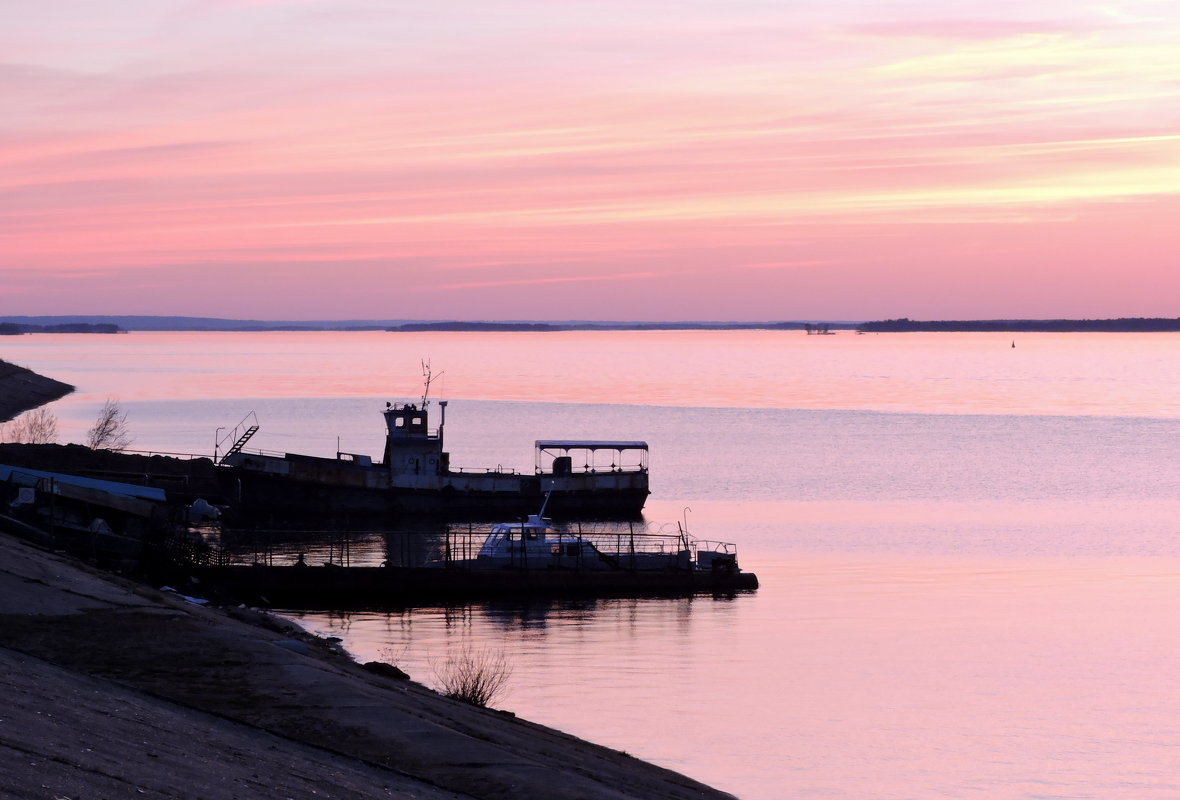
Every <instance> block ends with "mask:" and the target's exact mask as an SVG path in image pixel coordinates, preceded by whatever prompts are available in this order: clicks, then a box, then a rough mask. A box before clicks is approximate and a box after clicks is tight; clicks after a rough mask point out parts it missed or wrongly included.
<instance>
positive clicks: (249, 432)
mask: <svg viewBox="0 0 1180 800" xmlns="http://www.w3.org/2000/svg"><path fill="white" fill-rule="evenodd" d="M256 433H258V426H257V425H251V426H250V427H249V428H246V432H245V433H243V434H242V435H241V436H239V437H238V440H237V441H236V442H234V443H233V446H232V447H230V449H228V450H226V451H225V455H223V456H222V457H221V460H222V461H225V459H227V458H229V457H230V456H232V455H233V454H234V453H237V452H239V451H240V450H241V449H242V448H243V447H244V446H245V445H246V442H248V441H250V437H251V436H253V435H254V434H256Z"/></svg>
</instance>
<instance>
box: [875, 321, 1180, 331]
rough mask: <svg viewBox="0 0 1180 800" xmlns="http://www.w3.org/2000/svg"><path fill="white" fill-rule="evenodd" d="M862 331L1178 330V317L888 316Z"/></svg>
mask: <svg viewBox="0 0 1180 800" xmlns="http://www.w3.org/2000/svg"><path fill="white" fill-rule="evenodd" d="M857 330H859V331H863V332H865V333H910V332H928V333H962V332H995V333H1093V332H1096V333H1140V332H1175V331H1180V319H1167V318H1163V317H1121V318H1118V319H989V320H941V321H920V320H912V319H904V318H903V319H888V320H882V321H879V322H863V323H861V324H860V325H859V326H857Z"/></svg>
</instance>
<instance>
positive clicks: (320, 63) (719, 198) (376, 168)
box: [0, 0, 1180, 320]
mask: <svg viewBox="0 0 1180 800" xmlns="http://www.w3.org/2000/svg"><path fill="white" fill-rule="evenodd" d="M1178 254H1180V3H1176V2H1175V0H1166V1H1164V2H1155V1H1154V0H1144V1H1143V2H1123V0H1110V2H1093V3H1091V2H1078V1H1077V0H1033V2H1028V0H1022V1H1021V2H1014V1H1012V0H993V1H992V2H989V3H967V2H962V1H961V0H938V2H935V0H915V1H913V2H904V1H896V2H885V1H881V0H824V2H820V1H819V0H812V1H811V2H800V1H799V0H675V2H672V0H629V1H628V2H615V1H614V0H599V2H593V3H585V2H540V1H539V0H480V2H472V1H471V0H455V1H454V2H450V1H449V0H442V1H441V2H433V3H421V2H418V3H406V2H400V1H395V0H389V1H385V0H120V2H117V3H116V2H110V3H95V2H83V1H82V0H38V2H26V0H0V315H4V314H7V315H14V314H183V315H193V316H216V317H232V318H253V319H344V318H369V319H372V318H383V319H553V320H557V319H600V320H629V319H636V320H638V319H645V320H688V319H709V320H786V319H795V320H803V319H827V320H863V319H880V318H885V317H897V316H908V317H911V318H916V319H947V318H997V317H1117V316H1168V317H1176V316H1180V255H1178Z"/></svg>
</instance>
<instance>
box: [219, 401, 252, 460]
mask: <svg viewBox="0 0 1180 800" xmlns="http://www.w3.org/2000/svg"><path fill="white" fill-rule="evenodd" d="M251 418H252V419H253V422H252V423H250V424H249V425H247V423H248V422H250V420H251ZM258 428H259V425H258V417H256V416H255V415H254V412H253V411H251V412H250V413H249V414H247V415H246V417H245V419H243V420H242V421H241V422H239V423H238V424H237V426H236V427H235V428H234V429H233V430H232V431H230V432H229V433H227V434H226V435H225V437H224V438H222V439H220V440H219V441H218V442H217V445H220V444H221V442H224V441H226V440H227V439H229V438H230V437H231V436H234V435H235V434H238V431H241V434H240V435H238V438H237V440H236V441H235V442H234V443H233V444H232V445H230V448H229V449H228V450H226V451H225V452H224V453H223V454H222V455H221V458H216V457H215V458H214V462H215V463H218V464H220V463H221V462H223V461H225V460H226V459H227V458H229V457H230V456H232V455H233V454H234V453H238V452H241V450H242V448H243V447H245V446H246V442H248V441H250V437H251V436H253V435H254V434H256V433H258ZM219 430H220V429H219ZM214 451H216V447H214ZM214 456H216V452H214Z"/></svg>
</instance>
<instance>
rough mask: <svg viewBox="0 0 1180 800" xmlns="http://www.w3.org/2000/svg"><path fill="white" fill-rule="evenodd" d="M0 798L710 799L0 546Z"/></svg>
mask: <svg viewBox="0 0 1180 800" xmlns="http://www.w3.org/2000/svg"><path fill="white" fill-rule="evenodd" d="M0 696H3V697H4V698H5V707H4V708H2V709H0V796H3V797H7V798H18V799H20V798H30V799H31V798H52V797H67V798H81V797H102V798H118V797H136V798H142V797H149V798H150V797H170V798H271V797H274V798H288V797H311V796H315V797H320V798H346V797H347V798H356V797H365V798H371V797H395V798H403V797H404V798H411V797H412V798H489V799H490V798H509V797H512V798H521V797H528V798H534V797H535V798H553V799H554V800H562V799H563V798H566V799H569V800H572V799H573V798H587V799H590V798H620V799H622V798H656V799H659V798H667V799H668V800H680V798H686V799H687V798H724V797H729V795H725V794H723V793H721V792H718V791H716V790H713V789H711V788H709V787H706V786H703V785H701V784H699V783H696V782H694V781H692V780H690V779H688V778H686V777H684V776H681V775H678V774H676V773H674V772H670V771H668V770H665V769H662V768H659V767H655V766H653V765H650V764H647V763H645V762H642V761H639V760H638V759H635V758H632V757H630V756H627V755H625V754H623V753H620V752H617V751H614V750H609V749H607V748H603V747H599V746H596V745H593V744H590V743H587V742H584V741H581V740H579V739H576V738H574V737H571V736H568V735H566V734H563V733H561V732H559V731H555V730H552V729H549V728H545V727H542V726H539V725H535V724H532V723H529V722H526V721H523V720H519V719H516V718H514V717H512V716H510V715H508V714H504V713H501V712H496V711H490V710H485V709H479V708H475V707H473V706H470V705H466V704H464V703H460V702H458V701H453V700H450V699H448V698H445V697H441V696H440V695H438V694H435V693H434V692H431V691H430V690H428V689H426V688H424V687H422V686H420V685H418V684H416V683H413V682H411V681H406V680H397V679H395V678H391V677H387V676H385V675H381V674H376V673H374V672H371V671H367V670H365V669H363V668H362V667H361V666H359V665H357V664H355V663H354V662H352V661H351V660H350V659H348V658H347V657H346V656H345V655H343V654H341V653H340V652H338V651H337V650H336V649H335V648H334V646H333V645H332V644H331V643H329V642H323V641H321V640H318V639H314V638H312V637H308V636H306V635H304V634H302V633H301V632H300V631H299V630H298V629H297V628H294V627H291V626H289V625H288V624H287V623H285V622H283V621H281V620H278V619H276V618H274V617H271V616H269V615H266V614H263V613H260V612H255V611H251V610H249V609H244V608H230V609H217V608H211V607H209V606H201V605H196V604H193V603H190V602H187V601H186V600H185V599H184V598H182V597H180V596H178V595H176V594H174V593H169V592H166V591H158V590H156V589H155V588H152V587H146V586H143V585H141V584H138V583H135V582H133V581H129V580H124V579H121V578H118V577H116V576H111V575H108V574H106V573H102V572H100V571H97V570H95V569H92V568H90V567H88V566H87V565H85V564H83V563H80V562H77V561H74V560H72V559H69V558H66V557H63V556H60V555H57V554H53V553H48V552H45V551H42V550H40V549H38V548H36V547H33V546H31V545H28V544H26V543H24V542H21V541H19V540H16V539H13V538H11V537H8V536H5V535H0Z"/></svg>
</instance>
